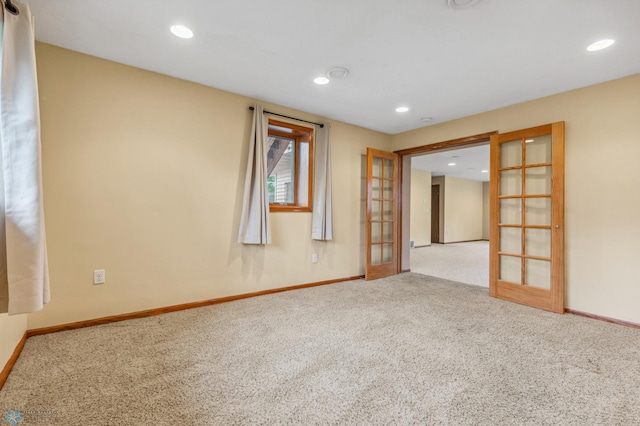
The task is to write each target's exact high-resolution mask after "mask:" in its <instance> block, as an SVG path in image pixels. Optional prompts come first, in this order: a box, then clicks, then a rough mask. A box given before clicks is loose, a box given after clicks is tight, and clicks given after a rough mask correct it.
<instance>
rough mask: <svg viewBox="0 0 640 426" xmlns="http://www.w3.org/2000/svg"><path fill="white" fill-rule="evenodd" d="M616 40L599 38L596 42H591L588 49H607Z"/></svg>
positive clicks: (590, 50)
mask: <svg viewBox="0 0 640 426" xmlns="http://www.w3.org/2000/svg"><path fill="white" fill-rule="evenodd" d="M615 42H616V41H615V40H614V39H611V38H605V39H604V40H598V41H596V42H595V43H591V44H590V45H589V46H587V50H588V51H589V52H595V51H597V50H602V49H606V48H607V47H609V46H611V45H612V44H613V43H615Z"/></svg>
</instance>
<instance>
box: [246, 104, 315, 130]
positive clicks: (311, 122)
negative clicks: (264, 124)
mask: <svg viewBox="0 0 640 426" xmlns="http://www.w3.org/2000/svg"><path fill="white" fill-rule="evenodd" d="M254 109H255V108H254V107H252V106H250V107H249V110H250V111H253V110H254ZM262 112H264V113H265V114H271V115H277V116H278V117H284V118H289V119H291V120H297V121H302V122H303V123H309V124H315V125H316V126H320V128H324V124H322V123H315V122H313V121H307V120H301V119H299V118H294V117H289V116H288V115H282V114H276V113H275V112H269V111H262Z"/></svg>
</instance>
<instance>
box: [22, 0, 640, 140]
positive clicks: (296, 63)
mask: <svg viewBox="0 0 640 426" xmlns="http://www.w3.org/2000/svg"><path fill="white" fill-rule="evenodd" d="M25 2H26V3H27V4H29V5H30V7H31V9H32V11H33V12H34V14H35V16H36V28H37V33H36V37H37V39H38V40H40V41H43V42H46V43H51V44H54V45H58V46H62V47H66V48H68V49H72V50H76V51H79V52H84V53H87V54H90V55H95V56H99V57H103V58H107V59H111V60H114V61H117V62H121V63H124V64H128V65H133V66H136V67H140V68H144V69H148V70H152V71H157V72H160V73H163V74H167V75H171V76H175V77H179V78H182V79H185V80H190V81H194V82H198V83H201V84H205V85H207V86H212V87H217V88H220V89H224V90H228V91H231V92H234V93H238V94H242V95H246V96H249V97H252V98H256V99H259V100H262V101H267V102H274V103H277V104H281V105H284V106H288V107H292V108H296V109H299V110H302V111H307V112H311V113H314V114H318V115H321V116H325V117H329V118H332V119H336V120H341V121H345V122H348V123H353V124H356V125H359V126H362V127H366V128H370V129H374V130H378V131H382V132H385V133H390V134H395V133H399V132H403V131H406V130H410V129H414V128H417V127H422V126H424V125H425V123H424V122H422V121H420V118H421V117H425V116H428V117H433V121H431V122H430V123H429V124H435V123H438V122H442V121H447V120H451V119H454V118H458V117H463V116H467V115H471V114H475V113H479V112H482V111H487V110H491V109H495V108H498V107H502V106H506V105H510V104H514V103H518V102H523V101H526V100H530V99H535V98H539V97H542V96H546V95H550V94H554V93H558V92H563V91H567V90H570V89H574V88H578V87H583V86H587V85H590V84H594V83H598V82H602V81H606V80H611V79H615V78H618V77H623V76H627V75H631V74H635V73H638V72H640V54H638V46H640V24H638V22H640V1H639V0H561V1H559V0H529V1H525V0H483V1H481V2H480V3H478V4H477V5H476V6H474V7H471V8H468V9H465V10H453V9H451V8H449V7H448V6H447V0H394V1H389V0H350V1H343V0H322V1H312V0H270V1H260V0H253V1H252V0H182V1H169V0H135V1H123V0H112V1H105V0H58V1H51V0H25ZM174 24H182V25H186V26H188V27H190V28H191V29H192V30H193V31H194V33H195V37H194V38H192V39H190V40H184V39H178V38H176V37H175V36H173V35H172V34H171V33H170V32H169V26H171V25H174ZM602 38H615V39H616V43H615V44H614V45H613V47H611V48H609V49H607V50H604V51H600V52H595V53H588V52H586V50H585V47H586V46H587V45H588V44H590V43H591V42H593V41H595V40H598V39H602ZM336 66H344V67H347V68H348V69H349V70H350V72H351V73H350V75H349V77H348V78H347V79H346V80H339V81H338V80H334V81H332V82H331V83H330V84H328V85H326V86H317V85H315V84H314V83H313V82H312V80H313V78H314V77H317V76H319V75H322V74H324V73H326V71H328V70H329V69H330V68H332V67H336ZM399 105H406V106H408V107H410V108H411V110H410V111H409V112H408V113H404V114H401V113H396V112H395V108H396V107H397V106H399Z"/></svg>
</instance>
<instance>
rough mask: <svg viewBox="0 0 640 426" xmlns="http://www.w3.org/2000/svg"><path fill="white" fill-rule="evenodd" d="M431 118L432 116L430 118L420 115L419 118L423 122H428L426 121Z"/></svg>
mask: <svg viewBox="0 0 640 426" xmlns="http://www.w3.org/2000/svg"><path fill="white" fill-rule="evenodd" d="M431 120H433V118H431V117H422V118H421V119H420V121H424V122H425V123H426V122H428V121H431Z"/></svg>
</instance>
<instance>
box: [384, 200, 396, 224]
mask: <svg viewBox="0 0 640 426" xmlns="http://www.w3.org/2000/svg"><path fill="white" fill-rule="evenodd" d="M383 203H384V210H383V212H382V218H383V219H384V220H393V201H383Z"/></svg>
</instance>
